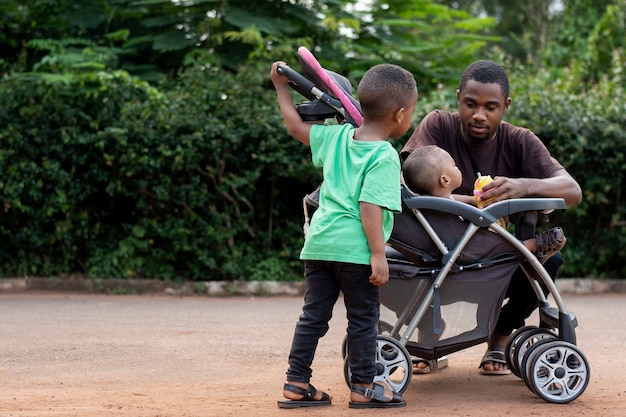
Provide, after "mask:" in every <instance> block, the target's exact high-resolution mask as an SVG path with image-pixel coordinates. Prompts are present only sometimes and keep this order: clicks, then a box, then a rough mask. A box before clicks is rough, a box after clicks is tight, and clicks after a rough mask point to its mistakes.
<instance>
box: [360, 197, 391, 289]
mask: <svg viewBox="0 0 626 417" xmlns="http://www.w3.org/2000/svg"><path fill="white" fill-rule="evenodd" d="M360 207H361V223H362V224H363V230H365V235H366V236H367V242H368V243H369V246H370V251H371V252H372V256H371V258H370V264H371V266H372V275H371V276H370V282H371V283H372V285H376V286H380V285H384V284H386V283H387V281H389V265H388V264H387V258H386V256H385V239H384V237H383V209H382V207H380V206H377V205H376V204H371V203H365V202H361V203H360Z"/></svg>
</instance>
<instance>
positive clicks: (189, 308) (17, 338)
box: [0, 292, 626, 417]
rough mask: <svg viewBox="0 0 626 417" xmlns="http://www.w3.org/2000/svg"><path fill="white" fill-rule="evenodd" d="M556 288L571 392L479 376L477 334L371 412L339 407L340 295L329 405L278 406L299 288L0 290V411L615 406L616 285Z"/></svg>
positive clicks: (412, 411)
mask: <svg viewBox="0 0 626 417" xmlns="http://www.w3.org/2000/svg"><path fill="white" fill-rule="evenodd" d="M564 298H565V302H566V304H567V307H568V308H569V310H570V311H572V312H574V313H575V314H576V315H577V317H578V320H579V323H580V324H579V327H578V329H577V336H578V347H579V348H580V349H581V351H582V352H583V353H584V354H585V356H586V357H587V359H588V361H589V363H590V370H591V377H590V380H589V381H590V382H589V386H588V387H587V389H586V391H585V392H584V393H583V395H582V396H581V397H580V398H578V399H576V400H575V401H573V402H571V403H569V404H565V405H559V404H551V403H547V402H545V401H544V400H542V399H541V398H539V397H538V396H536V395H535V394H534V393H532V392H531V391H530V390H529V389H528V388H527V387H526V386H525V385H524V383H523V382H522V380H520V379H518V378H517V377H515V376H513V375H508V376H498V377H494V376H491V377H489V376H482V375H480V374H479V373H478V369H477V366H478V361H479V360H480V357H481V356H482V353H483V351H484V348H485V346H484V345H481V346H475V347H472V348H470V349H466V350H463V351H461V352H457V353H454V354H452V355H450V356H449V362H450V365H449V366H448V367H447V368H444V369H442V370H440V371H438V372H435V373H431V374H428V375H414V376H413V380H412V382H411V384H410V386H409V387H408V389H407V390H406V392H405V393H404V396H405V399H406V400H407V403H408V405H407V407H406V408H401V409H396V410H383V411H381V410H353V409H349V408H348V395H349V393H348V388H347V385H346V384H345V382H344V377H343V366H342V358H341V342H342V340H343V336H344V331H345V318H344V309H343V306H342V305H341V303H339V304H338V305H337V307H336V311H335V316H334V318H333V320H332V322H331V329H330V331H329V333H328V334H327V336H326V337H324V338H323V339H322V341H321V343H320V345H319V348H318V354H317V356H316V360H315V362H314V376H313V381H312V382H313V383H314V384H315V385H316V386H317V387H318V388H320V389H323V390H325V391H327V392H329V393H330V394H332V395H333V396H334V398H333V405H332V406H330V407H322V408H318V409H300V410H283V409H279V408H277V404H276V400H278V399H280V397H281V388H282V383H283V382H284V373H285V369H286V359H287V353H288V348H289V344H290V341H291V335H292V332H293V325H294V323H295V321H296V319H297V316H298V314H299V311H300V307H301V299H300V298H299V297H274V298H244V297H232V298H231V297H229V298H211V297H175V296H105V295H85V294H59V293H37V294H34V293H32V292H21V293H12V294H7V293H5V294H2V293H0V334H1V335H2V337H1V338H0V416H2V417H4V416H16V417H17V416H20V417H40V416H42V417H43V416H64V417H65V416H67V417H75V416H76V417H78V416H80V417H88V416H133V417H141V416H146V417H148V416H149V417H164V416H255V417H270V416H271V417H281V416H293V415H298V416H303V415H306V416H328V417H330V416H333V417H336V416H353V415H365V416H368V415H369V416H374V415H376V416H379V415H381V413H384V415H398V416H403V415H407V416H408V415H428V416H466V417H479V416H480V417H482V416H532V415H550V416H551V417H561V416H563V417H565V416H567V417H570V416H623V415H624V410H626V383H625V382H624V381H625V380H624V374H625V372H626V369H625V359H626V354H625V353H624V350H623V346H624V343H625V342H626V329H625V327H624V325H623V317H624V316H625V313H626V294H609V295H607V294H604V295H569V296H565V297H564ZM530 324H535V322H532V321H531V323H530Z"/></svg>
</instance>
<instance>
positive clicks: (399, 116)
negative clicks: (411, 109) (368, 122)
mask: <svg viewBox="0 0 626 417" xmlns="http://www.w3.org/2000/svg"><path fill="white" fill-rule="evenodd" d="M404 113H405V108H404V107H400V108H399V109H398V110H396V112H395V113H394V115H393V120H394V121H396V122H398V123H401V122H402V118H403V117H404Z"/></svg>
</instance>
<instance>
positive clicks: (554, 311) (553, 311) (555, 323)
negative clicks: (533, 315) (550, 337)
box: [539, 305, 578, 328]
mask: <svg viewBox="0 0 626 417" xmlns="http://www.w3.org/2000/svg"><path fill="white" fill-rule="evenodd" d="M568 315H569V319H570V321H571V322H572V326H573V327H578V320H577V319H576V315H574V313H572V312H569V313H568ZM539 318H540V320H541V322H542V323H545V324H547V325H548V326H549V327H550V328H559V309H558V308H556V307H551V306H548V305H545V306H541V307H540V308H539Z"/></svg>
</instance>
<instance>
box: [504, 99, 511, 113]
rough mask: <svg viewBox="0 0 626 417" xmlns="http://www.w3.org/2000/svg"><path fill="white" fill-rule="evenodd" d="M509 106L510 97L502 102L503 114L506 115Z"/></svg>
mask: <svg viewBox="0 0 626 417" xmlns="http://www.w3.org/2000/svg"><path fill="white" fill-rule="evenodd" d="M510 105H511V97H507V99H506V100H504V114H506V112H507V111H508V110H509V106H510Z"/></svg>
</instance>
